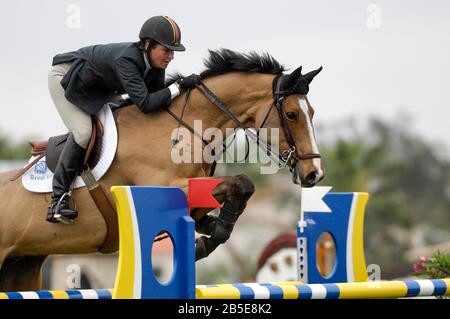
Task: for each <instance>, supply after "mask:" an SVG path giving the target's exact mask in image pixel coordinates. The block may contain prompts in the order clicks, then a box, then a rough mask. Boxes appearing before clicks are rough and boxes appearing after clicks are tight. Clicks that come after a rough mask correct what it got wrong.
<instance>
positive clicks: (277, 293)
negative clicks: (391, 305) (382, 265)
mask: <svg viewBox="0 0 450 319" xmlns="http://www.w3.org/2000/svg"><path fill="white" fill-rule="evenodd" d="M196 294H197V299H367V298H406V297H425V296H443V295H450V278H447V279H422V280H405V281H372V282H354V283H337V284H309V285H307V284H299V283H297V284H295V283H294V284H292V283H291V284H289V283H268V284H255V283H249V284H234V285H208V286H197V289H196Z"/></svg>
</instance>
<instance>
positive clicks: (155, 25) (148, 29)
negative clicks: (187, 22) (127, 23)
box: [139, 16, 186, 51]
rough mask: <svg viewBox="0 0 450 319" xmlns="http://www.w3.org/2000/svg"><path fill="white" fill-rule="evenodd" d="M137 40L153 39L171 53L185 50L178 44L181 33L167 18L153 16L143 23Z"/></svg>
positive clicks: (173, 22)
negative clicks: (171, 51)
mask: <svg viewBox="0 0 450 319" xmlns="http://www.w3.org/2000/svg"><path fill="white" fill-rule="evenodd" d="M139 38H140V39H141V40H143V39H153V40H155V41H157V42H159V43H161V44H162V45H164V46H165V47H166V48H168V49H170V50H173V51H184V50H186V48H185V47H184V45H182V44H181V43H180V41H181V31H180V28H179V27H178V24H176V22H175V21H173V20H172V19H171V18H169V17H167V16H155V17H151V18H150V19H148V20H147V21H145V22H144V24H143V25H142V28H141V32H140V33H139Z"/></svg>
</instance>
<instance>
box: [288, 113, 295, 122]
mask: <svg viewBox="0 0 450 319" xmlns="http://www.w3.org/2000/svg"><path fill="white" fill-rule="evenodd" d="M286 116H287V118H288V120H290V121H296V120H297V113H295V112H287V113H286Z"/></svg>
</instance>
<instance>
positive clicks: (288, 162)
mask: <svg viewBox="0 0 450 319" xmlns="http://www.w3.org/2000/svg"><path fill="white" fill-rule="evenodd" d="M286 77H287V75H283V74H280V75H278V76H276V77H275V79H274V80H273V83H272V91H273V102H272V104H271V105H270V108H269V110H268V111H267V114H266V116H265V117H264V120H263V121H262V123H261V126H260V127H259V129H260V128H262V127H264V125H265V123H266V121H267V119H268V118H269V115H270V113H271V111H272V109H273V107H274V106H275V108H276V110H277V113H278V117H279V119H280V124H281V127H282V128H283V133H284V137H285V138H286V142H287V144H288V147H289V148H288V149H285V150H283V151H282V152H281V154H280V155H279V159H280V164H279V167H280V168H284V167H286V166H289V169H290V170H291V171H292V170H293V169H294V167H295V165H296V164H297V162H298V161H304V160H309V159H313V158H320V157H321V156H320V154H318V153H311V154H298V153H297V149H296V147H295V140H294V138H293V137H292V133H291V130H290V129H289V125H288V124H287V121H286V117H285V115H284V112H283V101H284V99H285V98H286V97H287V96H289V95H290V94H291V92H289V91H283V90H281V85H282V83H283V80H284V79H285V78H286ZM259 129H258V131H259Z"/></svg>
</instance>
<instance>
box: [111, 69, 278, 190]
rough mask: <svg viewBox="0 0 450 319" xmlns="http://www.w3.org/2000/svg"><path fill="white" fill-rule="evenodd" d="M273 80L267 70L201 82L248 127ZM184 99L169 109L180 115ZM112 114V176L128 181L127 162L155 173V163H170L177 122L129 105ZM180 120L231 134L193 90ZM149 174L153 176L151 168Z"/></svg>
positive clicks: (215, 111) (230, 124)
mask: <svg viewBox="0 0 450 319" xmlns="http://www.w3.org/2000/svg"><path fill="white" fill-rule="evenodd" d="M273 78H274V75H268V74H251V75H250V74H239V73H232V74H225V75H221V76H216V77H213V78H209V79H206V80H205V82H204V83H205V85H206V86H207V87H208V88H209V89H210V90H211V91H212V92H214V94H216V95H217V96H218V97H219V98H220V99H221V100H222V101H223V102H224V103H225V104H226V105H227V107H228V108H229V109H230V111H231V112H233V113H234V114H235V115H236V117H237V118H238V119H239V121H240V122H241V123H243V124H244V126H246V127H252V126H254V121H255V116H256V113H257V110H258V109H261V107H263V106H267V105H268V104H269V102H270V101H271V99H272V98H271V94H270V93H271V87H272V86H271V83H272V80H273ZM184 101H185V99H184V94H183V95H181V96H180V97H179V98H177V99H176V100H174V101H173V103H172V104H171V105H170V110H171V111H172V112H174V113H175V114H177V115H178V116H180V117H181V114H182V113H183V106H184V104H185V103H184ZM115 117H116V123H117V128H118V135H119V147H118V151H117V154H116V166H117V169H119V170H120V174H119V173H118V174H116V175H121V176H123V178H128V179H130V180H132V181H133V178H135V177H136V176H134V175H135V174H134V173H130V174H131V175H130V174H128V173H127V172H128V171H129V170H130V165H132V166H131V167H133V169H135V170H137V169H138V167H141V168H142V169H144V170H145V169H146V167H153V168H155V167H158V168H159V170H158V172H160V171H161V165H165V164H160V163H169V162H170V161H171V159H170V154H171V152H170V149H171V147H172V134H173V132H177V127H178V126H179V123H178V122H177V121H176V120H175V119H174V118H173V117H172V116H171V115H170V114H169V113H168V112H165V111H160V112H155V113H150V114H143V113H142V112H140V111H139V109H138V108H137V107H136V106H130V107H127V108H125V109H122V110H119V111H118V113H117V114H116V116H115ZM183 120H184V121H185V122H186V123H188V124H189V125H190V126H192V127H194V128H195V125H194V121H195V120H201V121H202V122H201V125H202V128H201V129H202V131H199V132H198V133H200V134H203V133H204V131H205V130H206V129H208V128H218V129H219V130H221V131H222V135H223V137H228V135H230V134H232V133H231V132H232V130H227V129H228V128H236V127H237V125H236V124H235V123H234V122H233V121H231V120H230V118H229V117H228V116H227V115H226V114H225V113H224V112H223V111H221V110H219V109H218V108H217V107H216V106H214V105H213V104H212V103H211V102H210V101H209V100H207V99H206V98H205V97H204V96H203V95H202V94H201V93H200V92H199V91H198V90H193V91H192V92H191V96H190V99H189V101H188V104H187V106H186V109H185V111H184V115H183ZM130 163H131V164H130ZM155 163H156V164H155ZM121 165H122V166H123V167H122V166H121ZM125 174H126V175H127V176H125ZM152 174H153V175H155V174H154V172H152ZM152 174H149V175H152ZM128 175H130V176H128ZM141 175H143V176H144V175H145V174H141ZM156 175H157V174H156ZM114 182H115V181H114ZM152 182H153V181H152ZM154 183H156V184H158V185H159V184H161V185H162V184H163V183H164V182H163V181H159V180H157V181H154Z"/></svg>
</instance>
